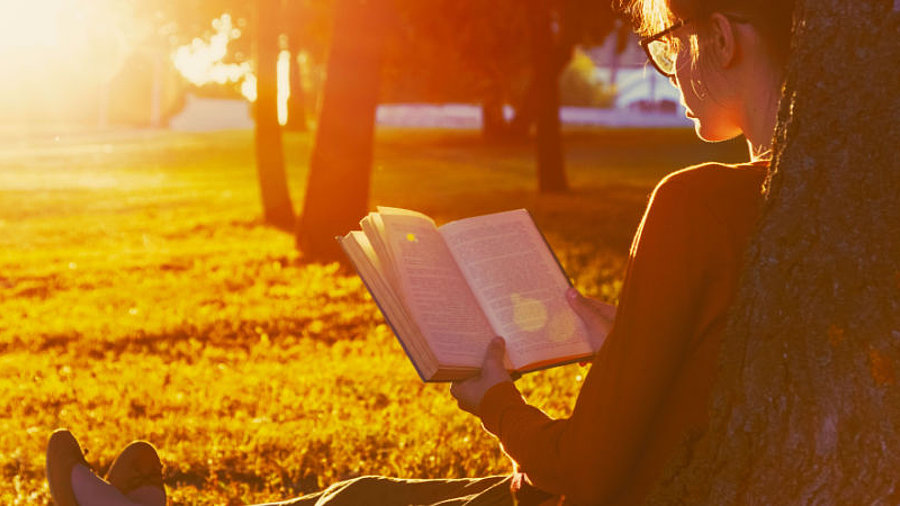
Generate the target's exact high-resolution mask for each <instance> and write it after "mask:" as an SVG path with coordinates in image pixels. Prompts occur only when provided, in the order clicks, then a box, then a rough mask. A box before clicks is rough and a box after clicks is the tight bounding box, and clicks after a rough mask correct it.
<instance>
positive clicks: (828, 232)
mask: <svg viewBox="0 0 900 506" xmlns="http://www.w3.org/2000/svg"><path fill="white" fill-rule="evenodd" d="M893 9H895V7H892V4H891V0H798V8H797V12H796V15H795V22H794V32H795V33H794V43H793V46H792V47H793V56H792V61H791V63H790V65H789V68H788V76H787V81H786V85H785V90H784V93H783V98H782V102H781V106H780V113H779V122H778V127H777V130H776V137H775V155H776V156H775V160H774V161H773V165H772V168H771V170H770V175H769V179H768V181H767V190H766V191H767V196H766V201H765V204H764V208H763V212H762V216H761V220H760V223H759V228H758V231H757V234H756V236H755V238H754V239H753V240H752V241H751V244H750V247H749V250H748V253H747V257H746V265H745V270H744V274H743V278H742V284H741V288H740V289H739V292H738V294H737V299H736V302H735V306H734V308H733V312H732V314H731V317H730V320H729V323H728V326H727V328H726V334H725V339H724V343H723V348H722V351H721V356H720V373H719V378H718V380H717V382H716V385H715V387H714V388H713V393H712V403H711V413H710V423H709V428H708V430H707V431H706V433H705V434H703V435H701V436H700V437H698V438H696V439H694V440H693V441H692V442H690V443H689V444H686V445H685V447H684V448H683V449H682V450H681V452H680V453H679V455H678V456H677V457H676V458H675V459H674V460H673V462H672V463H671V465H670V467H669V469H668V471H667V474H666V476H665V478H664V479H663V481H662V482H661V484H660V486H659V488H658V490H657V491H656V492H655V493H654V494H653V496H652V497H651V502H653V503H661V504H671V503H673V502H678V503H686V504H736V503H738V504H873V503H882V504H897V503H898V502H900V474H898V472H897V469H900V389H898V384H897V381H898V377H897V373H898V367H900V199H898V195H900V163H898V162H900V160H898V155H897V147H898V146H900V131H898V123H897V118H900V100H898V99H900V95H898V93H897V85H898V84H900V79H898V70H897V66H896V62H898V61H900V50H898V47H900V45H898V39H897V34H898V33H900V26H898V24H900V23H898V17H900V14H898V12H896V11H895V10H893Z"/></svg>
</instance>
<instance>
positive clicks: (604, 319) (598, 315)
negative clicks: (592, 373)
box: [566, 288, 616, 353]
mask: <svg viewBox="0 0 900 506" xmlns="http://www.w3.org/2000/svg"><path fill="white" fill-rule="evenodd" d="M566 300H568V301H569V305H570V306H572V309H574V310H575V314H577V315H578V316H579V317H580V318H581V321H583V322H584V325H585V327H587V331H588V338H589V339H590V340H591V348H592V349H593V350H594V353H597V351H599V350H600V346H602V345H603V341H605V340H606V335H607V334H609V331H610V330H611V329H612V325H613V321H615V319H616V306H613V305H612V304H607V303H605V302H601V301H599V300H597V299H591V298H589V297H585V296H584V295H581V294H580V293H578V290H576V289H574V288H569V290H568V291H566Z"/></svg>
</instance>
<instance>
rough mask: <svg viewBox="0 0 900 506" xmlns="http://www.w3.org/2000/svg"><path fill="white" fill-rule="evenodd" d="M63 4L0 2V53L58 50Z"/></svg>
mask: <svg viewBox="0 0 900 506" xmlns="http://www.w3.org/2000/svg"><path fill="white" fill-rule="evenodd" d="M66 3H72V2H66V0H28V1H21V0H0V53H10V52H20V51H29V50H32V51H33V50H42V49H43V50H47V49H52V48H54V47H57V46H59V44H60V43H61V42H62V41H61V40H60V39H59V34H60V31H61V30H60V28H61V26H60V23H61V22H62V21H63V19H61V18H62V14H63V11H64V8H65V7H66V5H65V4H66Z"/></svg>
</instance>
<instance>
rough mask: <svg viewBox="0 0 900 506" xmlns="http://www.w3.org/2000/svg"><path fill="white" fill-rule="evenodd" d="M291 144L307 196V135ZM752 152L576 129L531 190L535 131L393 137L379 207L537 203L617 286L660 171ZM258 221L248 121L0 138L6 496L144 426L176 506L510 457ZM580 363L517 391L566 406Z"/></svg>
mask: <svg viewBox="0 0 900 506" xmlns="http://www.w3.org/2000/svg"><path fill="white" fill-rule="evenodd" d="M285 140H286V153H287V158H288V164H289V168H288V170H289V178H290V180H291V189H292V191H293V192H294V195H293V197H294V201H295V206H296V207H298V208H299V201H300V199H301V198H302V193H303V192H302V187H303V183H304V181H305V176H306V160H308V158H309V150H310V144H311V139H310V136H309V135H305V134H289V135H287V136H286V139H285ZM742 150H743V149H742V147H741V146H740V145H738V144H731V145H725V146H717V147H712V146H704V145H701V144H700V143H698V142H696V141H693V140H692V133H691V132H685V131H666V130H661V131H627V132H620V131H611V130H578V131H572V132H568V133H567V137H566V151H567V159H568V163H569V166H568V173H569V177H570V180H571V182H572V186H573V188H574V189H573V191H572V192H571V193H570V194H566V195H549V196H541V195H537V194H536V193H535V191H534V188H535V180H536V178H535V175H534V169H533V165H532V158H533V156H532V152H531V149H530V148H529V147H528V146H526V145H519V144H508V145H486V144H483V143H482V142H481V141H480V140H479V138H478V135H477V133H475V132H467V131H440V130H427V131H409V130H383V131H380V132H379V135H378V144H377V149H376V160H375V164H374V166H375V168H374V175H373V183H372V184H373V187H372V197H371V204H372V205H373V206H374V205H378V204H389V205H395V206H401V207H410V208H414V209H419V210H422V211H424V212H426V213H428V214H430V215H432V216H434V217H435V218H436V219H437V220H438V221H439V222H443V221H447V220H450V219H454V218H459V217H464V216H468V215H473V214H480V213H487V212H491V211H497V210H504V209H511V208H518V207H527V208H529V209H530V210H531V211H532V212H533V213H534V215H535V217H536V220H537V221H538V223H539V225H540V226H541V227H542V229H543V230H544V231H545V233H546V235H547V236H548V240H549V242H550V243H551V245H552V246H553V247H554V250H555V251H556V252H557V254H558V256H559V257H560V259H561V261H562V263H563V264H564V266H565V268H566V270H567V271H568V272H569V273H570V275H571V276H572V277H573V279H574V280H575V283H576V285H577V286H578V287H579V288H580V289H581V290H583V291H584V292H586V293H589V294H592V295H595V296H598V297H601V298H604V299H606V300H610V301H614V300H615V297H616V294H617V293H618V290H619V286H620V283H621V274H622V269H623V267H624V262H625V259H626V254H627V249H628V245H629V243H630V240H631V236H632V234H633V232H634V230H635V227H636V225H637V223H638V220H639V219H640V215H641V212H642V210H643V207H644V205H645V204H646V199H647V196H648V194H649V192H650V190H651V189H652V187H653V185H654V184H655V182H656V181H657V180H658V179H659V178H660V177H662V176H663V175H665V174H666V173H667V172H669V171H671V170H674V169H677V168H679V167H682V166H685V165H689V164H691V163H697V162H700V161H703V160H706V159H710V158H716V159H726V160H739V159H741V158H742V156H743V153H742ZM338 198H339V197H338ZM259 214H260V209H259V197H258V186H257V183H256V176H255V170H254V168H253V153H252V137H251V135H250V133H248V132H223V133H215V134H176V133H141V134H128V135H125V134H120V135H115V136H113V135H105V136H99V135H84V136H80V137H67V138H63V139H54V138H50V137H47V138H41V137H31V138H19V139H16V140H15V141H10V142H6V143H2V144H0V391H2V392H3V396H2V398H0V413H4V415H2V418H0V472H2V480H0V483H2V484H0V502H2V503H3V504H41V503H46V502H47V501H48V500H49V494H48V490H47V487H46V482H45V480H44V462H43V459H44V445H45V443H46V438H47V436H48V435H49V433H50V431H52V430H53V429H54V428H56V427H68V428H70V429H71V430H72V431H73V432H74V433H75V434H76V436H78V437H79V439H80V441H81V442H82V444H83V446H84V447H85V448H86V449H87V450H88V461H89V462H90V463H91V464H92V465H94V467H95V468H96V469H98V470H99V471H100V472H101V473H102V472H103V471H105V469H106V468H107V467H108V466H109V464H110V463H111V461H112V459H113V458H114V457H115V455H116V453H117V452H118V451H119V450H120V449H121V448H122V447H123V446H124V445H125V444H127V443H128V442H129V441H131V440H133V439H139V438H140V439H147V440H149V441H151V442H152V443H153V444H155V445H156V446H157V447H158V448H159V449H160V453H161V456H162V459H163V461H164V463H165V464H166V471H165V481H166V485H167V487H168V493H169V497H170V503H171V504H223V503H245V502H261V501H266V500H275V499H282V498H287V497H292V496H297V495H300V494H302V493H307V492H311V491H314V490H318V489H320V488H321V487H324V486H327V485H328V484H330V483H333V482H334V481H336V480H340V479H345V478H348V477H354V476H359V475H362V474H387V475H394V476H403V477H420V478H427V477H462V476H478V475H483V474H487V473H505V472H508V471H509V470H510V464H509V463H508V462H507V460H506V459H505V458H504V456H503V455H502V453H501V451H500V450H499V449H498V446H497V444H496V443H495V441H493V440H492V438H491V437H489V436H488V435H486V434H485V433H484V432H483V431H482V430H481V428H480V424H479V423H478V421H477V420H476V419H475V418H473V417H471V416H469V415H467V414H465V413H463V412H461V411H459V410H458V409H457V408H456V405H455V401H453V400H452V399H451V398H450V397H449V395H448V393H447V391H446V386H442V385H424V384H422V383H421V382H420V381H419V380H418V378H417V376H416V375H415V372H414V370H413V368H412V366H411V365H410V364H409V363H408V362H407V360H406V358H405V356H404V355H403V353H402V351H401V349H400V346H399V345H398V344H397V343H396V342H395V340H394V337H393V335H392V334H391V332H390V330H389V329H388V328H387V327H386V326H385V325H384V323H383V320H382V318H381V316H380V314H379V313H378V310H377V308H376V307H375V305H374V303H373V302H372V301H371V299H370V297H369V296H368V294H367V293H366V292H365V289H364V288H363V287H362V285H361V283H360V281H359V280H358V279H357V278H356V277H355V276H354V275H352V274H348V273H346V272H342V271H340V270H339V269H338V267H337V266H336V265H304V264H302V263H300V262H299V261H298V254H297V252H296V251H295V249H294V242H293V239H292V238H291V237H290V236H288V235H287V234H284V233H281V232H278V231H276V230H273V229H270V228H267V227H264V226H262V224H261V223H260V220H259ZM586 372H587V371H586V369H585V368H582V367H580V366H577V365H574V366H567V367H562V368H558V369H555V370H550V371H543V372H539V373H535V374H532V375H528V376H526V377H525V378H523V379H522V380H521V381H520V382H519V383H520V387H521V389H522V391H523V392H524V394H525V395H526V397H527V398H528V399H529V400H530V401H531V402H533V403H535V404H536V405H538V406H540V407H542V408H543V409H545V410H546V411H547V412H549V413H551V414H552V415H556V416H564V415H565V414H566V413H567V412H568V410H570V409H571V406H572V404H573V402H574V397H575V394H576V393H577V390H578V388H579V384H580V381H581V380H582V379H583V377H584V375H585V373H586Z"/></svg>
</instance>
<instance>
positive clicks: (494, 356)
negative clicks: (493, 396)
mask: <svg viewBox="0 0 900 506" xmlns="http://www.w3.org/2000/svg"><path fill="white" fill-rule="evenodd" d="M505 357H506V342H505V341H504V340H503V338H502V337H495V338H494V339H493V340H492V341H491V343H490V344H489V345H488V348H487V354H485V356H484V363H483V364H482V365H481V373H480V374H479V375H478V376H475V377H474V378H469V379H467V380H463V381H454V382H453V384H452V385H450V395H452V396H453V397H454V398H456V402H457V404H459V408H460V409H462V410H463V411H468V412H469V413H472V414H473V415H475V416H479V414H478V406H480V405H481V399H483V398H484V394H485V393H487V391H488V390H490V388H491V387H492V386H494V385H496V384H498V383H503V382H504V381H512V378H511V377H510V376H509V373H508V372H507V371H506V366H505V365H504V364H503V362H504V360H503V359H504V358H505Z"/></svg>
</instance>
